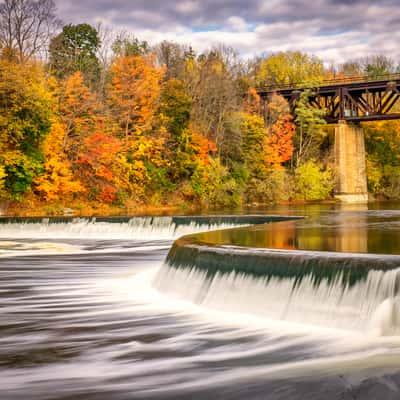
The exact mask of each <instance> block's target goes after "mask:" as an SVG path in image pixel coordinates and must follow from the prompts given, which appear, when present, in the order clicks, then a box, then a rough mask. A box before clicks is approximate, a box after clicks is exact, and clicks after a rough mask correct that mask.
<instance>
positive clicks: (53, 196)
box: [34, 121, 85, 200]
mask: <svg viewBox="0 0 400 400" xmlns="http://www.w3.org/2000/svg"><path fill="white" fill-rule="evenodd" d="M65 131H66V129H65V127H64V126H63V124H62V123H60V121H54V122H53V125H52V128H51V131H50V134H49V135H48V136H47V137H46V139H45V141H44V144H43V154H44V157H45V160H46V161H45V164H44V174H43V175H40V176H39V177H37V178H36V179H35V181H34V185H35V191H36V192H37V193H39V194H40V195H41V196H42V197H43V198H44V199H45V200H58V199H63V198H64V197H65V196H68V195H71V194H77V193H83V192H85V188H84V187H83V186H82V184H81V183H80V182H79V181H78V180H76V179H75V178H74V177H73V173H72V170H71V163H70V161H69V160H68V158H67V156H66V154H65V153H64V151H63V146H64V138H65Z"/></svg>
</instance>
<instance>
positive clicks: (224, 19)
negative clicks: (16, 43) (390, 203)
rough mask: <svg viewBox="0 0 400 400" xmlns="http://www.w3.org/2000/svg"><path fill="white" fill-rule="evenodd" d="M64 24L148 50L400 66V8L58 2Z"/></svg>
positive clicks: (181, 0) (186, 0)
mask: <svg viewBox="0 0 400 400" xmlns="http://www.w3.org/2000/svg"><path fill="white" fill-rule="evenodd" d="M56 4H57V6H58V9H59V15H60V17H61V18H63V19H64V21H65V22H66V23H80V22H89V23H92V24H95V23H98V22H102V23H103V24H105V25H109V26H113V27H115V29H117V30H118V29H124V30H127V31H131V32H132V33H133V34H134V35H135V36H137V37H139V38H141V39H145V40H148V41H149V42H150V43H156V42H158V41H161V40H164V39H168V40H175V41H177V42H180V43H191V44H192V45H193V47H194V48H196V49H197V50H199V51H203V50H205V49H206V48H209V47H210V46H213V45H217V44H219V43H222V44H225V45H228V46H232V47H234V48H236V49H237V50H238V51H239V52H240V53H241V54H242V55H243V56H244V57H247V56H251V55H255V54H262V53H269V52H276V51H280V50H300V51H304V52H309V53H313V54H315V55H317V56H319V57H321V58H323V59H324V61H325V62H326V63H331V62H336V63H340V62H343V61H345V60H346V59H350V58H359V57H363V56H365V55H367V54H374V53H381V54H386V55H388V56H390V57H392V58H394V59H395V60H397V61H400V47H399V46H398V45H397V43H399V41H400V33H399V31H398V30H397V29H396V27H397V26H398V24H399V23H400V9H399V7H398V0H381V1H380V2H376V1H372V0H371V1H370V0H313V1H312V2H311V1H310V0H175V1H165V0H112V1H111V0H97V1H96V2H93V1H91V0H71V1H68V2H66V1H63V0H56Z"/></svg>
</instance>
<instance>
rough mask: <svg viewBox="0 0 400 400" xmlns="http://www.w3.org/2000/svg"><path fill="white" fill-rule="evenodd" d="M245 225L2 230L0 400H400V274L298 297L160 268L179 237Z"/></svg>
mask: <svg viewBox="0 0 400 400" xmlns="http://www.w3.org/2000/svg"><path fill="white" fill-rule="evenodd" d="M366 213H367V212H366ZM374 213H375V214H376V212H374V211H372V212H368V213H367V214H366V215H368V216H369V218H375V217H374ZM324 215H325V216H322V219H321V221H324V218H325V222H321V224H327V223H329V224H330V226H331V227H332V226H333V225H332V221H336V222H335V224H336V225H340V221H341V220H342V221H343V223H344V222H346V221H348V219H349V215H348V214H345V215H343V213H342V214H341V213H340V212H332V213H328V214H324ZM375 216H376V215H375ZM318 218H320V216H318ZM393 218H395V217H393V213H392V214H391V217H387V218H386V223H389V224H391V225H390V229H395V228H393V226H394V225H395V224H393V223H391V222H390V220H391V219H392V222H393ZM370 222H371V220H369V222H368V218H367V219H366V220H365V224H364V225H365V226H368V227H369V229H370V228H371V224H370ZM375 222H376V223H377V221H375ZM303 223H304V224H306V222H301V224H303ZM309 223H310V224H318V223H317V222H316V220H315V221H313V220H311V221H309ZM371 223H373V222H371ZM380 223H381V224H384V222H383V221H382V220H381V221H380ZM239 225H241V224H240V223H239V222H238V221H237V220H236V221H235V222H234V223H231V224H229V223H227V222H226V221H219V223H217V224H210V223H208V222H207V223H199V222H198V221H197V222H192V223H191V222H185V223H184V224H181V223H176V222H175V221H173V220H172V219H171V218H164V219H160V220H154V219H146V218H143V219H130V220H129V219H126V220H120V221H106V220H101V221H95V220H73V221H62V222H60V221H59V222H57V223H52V221H51V220H50V221H47V220H45V221H35V222H33V221H30V222H28V221H24V222H21V221H18V222H15V221H14V222H7V223H5V224H0V399H1V400H3V399H5V400H8V399H10V400H12V399H18V400H19V399H21V400H22V399H192V398H195V399H197V398H198V399H203V398H204V399H213V398H219V399H244V398H246V399H247V398H248V399H265V398H266V399H273V400H275V399H305V398H306V399H376V398H384V399H398V398H399V388H400V375H399V374H398V373H397V371H398V370H399V369H400V337H399V336H398V331H397V330H396V327H397V325H396V321H395V320H396V318H397V314H396V312H397V311H396V310H397V308H396V296H395V293H396V290H397V288H396V285H395V282H396V281H397V274H398V272H397V271H396V270H395V269H391V270H390V271H387V272H379V271H371V272H369V273H368V274H369V275H367V276H368V278H367V280H364V281H361V282H360V283H359V284H358V286H357V285H353V286H352V287H351V288H350V287H348V288H346V290H343V287H342V285H341V284H339V281H336V282H333V283H331V284H327V283H326V282H324V281H322V282H321V283H320V285H319V286H317V287H316V286H315V285H314V284H313V283H312V282H311V281H308V280H307V278H305V279H304V280H303V281H302V283H300V284H299V285H297V286H296V290H295V291H293V290H292V288H293V282H291V281H290V279H287V280H286V279H283V280H274V279H269V280H266V279H265V278H262V277H256V276H254V275H253V276H250V275H246V274H243V273H242V274H232V273H230V274H226V275H224V274H222V275H221V274H218V273H217V274H215V275H213V276H210V275H208V277H207V273H206V272H205V271H201V270H198V269H196V268H180V269H179V268H171V267H169V266H168V265H165V263H164V260H165V257H166V256H167V253H168V251H169V249H170V247H171V245H172V243H173V241H174V240H175V239H176V238H178V237H180V236H182V235H184V234H190V233H196V232H201V231H204V230H214V229H216V228H219V229H222V228H231V227H233V226H239ZM270 226H271V227H272V225H270ZM259 229H260V230H262V228H261V226H260V228H259ZM382 229H385V228H383V227H382ZM227 251H230V250H229V249H228V250H227ZM385 274H387V275H385ZM390 274H391V275H390ZM374 285H375V286H374ZM382 285H383V286H382ZM385 285H386V286H385ZM378 286H379V288H380V289H379V290H378V289H377V287H378ZM382 287H384V290H381V289H382ZM385 288H386V289H385ZM385 291H386V292H385ZM385 293H386V294H385ZM289 295H290V301H289ZM364 299H365V300H366V301H364ZM391 302H392V303H391ZM335 313H336V316H335ZM378 328H379V329H378Z"/></svg>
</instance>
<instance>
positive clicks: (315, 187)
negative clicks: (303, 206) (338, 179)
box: [294, 160, 334, 200]
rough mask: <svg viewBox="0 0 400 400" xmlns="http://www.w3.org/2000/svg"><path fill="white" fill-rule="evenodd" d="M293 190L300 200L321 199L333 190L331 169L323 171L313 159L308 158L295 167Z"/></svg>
mask: <svg viewBox="0 0 400 400" xmlns="http://www.w3.org/2000/svg"><path fill="white" fill-rule="evenodd" d="M294 178H295V191H296V195H297V197H298V198H299V199H302V200H323V199H326V198H327V197H329V195H330V193H331V192H332V190H333V186H334V179H333V175H332V172H331V170H330V169H329V168H328V169H326V170H325V171H324V170H323V169H322V168H321V166H320V165H318V164H317V163H316V162H315V161H314V160H309V161H307V162H305V163H304V164H302V165H300V166H299V167H297V168H296V171H295V177H294Z"/></svg>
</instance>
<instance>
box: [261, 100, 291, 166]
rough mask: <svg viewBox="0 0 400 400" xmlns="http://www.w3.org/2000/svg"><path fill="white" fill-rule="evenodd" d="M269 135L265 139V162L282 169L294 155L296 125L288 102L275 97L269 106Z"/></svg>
mask: <svg viewBox="0 0 400 400" xmlns="http://www.w3.org/2000/svg"><path fill="white" fill-rule="evenodd" d="M267 115H268V121H267V134H266V135H265V138H264V154H265V156H264V160H265V162H266V163H267V164H270V165H271V166H272V167H274V168H280V167H281V166H282V163H284V162H285V161H288V160H290V159H291V158H292V155H293V135H294V133H295V125H294V123H293V117H292V115H291V114H290V113H289V106H288V103H287V101H286V100H285V99H284V98H283V97H281V96H274V97H273V98H272V100H271V101H270V102H269V103H268V106H267Z"/></svg>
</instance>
